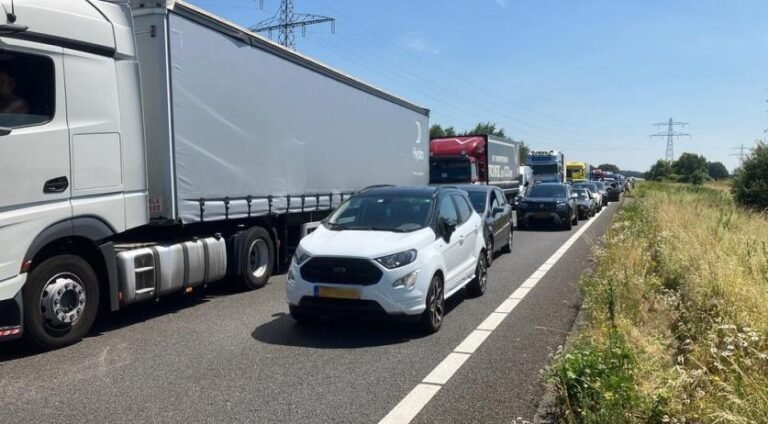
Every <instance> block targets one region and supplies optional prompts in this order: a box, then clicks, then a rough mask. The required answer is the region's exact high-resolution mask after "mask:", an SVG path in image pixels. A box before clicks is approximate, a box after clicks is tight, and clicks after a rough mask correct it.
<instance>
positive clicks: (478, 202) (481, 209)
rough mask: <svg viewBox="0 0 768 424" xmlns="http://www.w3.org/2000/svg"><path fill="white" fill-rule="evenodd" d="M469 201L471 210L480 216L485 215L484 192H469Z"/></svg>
mask: <svg viewBox="0 0 768 424" xmlns="http://www.w3.org/2000/svg"><path fill="white" fill-rule="evenodd" d="M467 194H468V195H469V201H470V203H472V208H473V209H474V210H475V212H477V213H479V214H480V215H482V214H484V213H485V192H484V191H469V192H467Z"/></svg>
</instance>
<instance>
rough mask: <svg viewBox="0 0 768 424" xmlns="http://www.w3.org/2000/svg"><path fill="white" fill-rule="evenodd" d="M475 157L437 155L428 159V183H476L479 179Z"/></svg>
mask: <svg viewBox="0 0 768 424" xmlns="http://www.w3.org/2000/svg"><path fill="white" fill-rule="evenodd" d="M477 162H478V161H477V159H476V158H474V157H471V156H439V157H431V158H430V159H429V183H430V184H458V183H462V184H463V183H470V184H477V183H479V182H480V181H481V178H480V170H479V169H478V166H477Z"/></svg>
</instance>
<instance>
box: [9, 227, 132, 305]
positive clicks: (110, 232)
mask: <svg viewBox="0 0 768 424" xmlns="http://www.w3.org/2000/svg"><path fill="white" fill-rule="evenodd" d="M115 234H116V233H115V231H114V229H113V228H112V227H111V226H110V225H109V224H108V223H106V222H105V221H103V220H102V219H100V218H98V217H95V216H84V217H77V218H72V219H67V220H64V221H59V222H57V223H55V224H53V225H51V226H49V227H48V228H46V229H45V230H43V231H42V232H40V234H38V235H37V237H35V239H34V240H33V241H32V243H31V244H30V246H29V248H28V249H27V253H26V254H25V255H24V261H23V262H22V263H23V264H24V265H25V266H26V267H28V268H29V270H32V269H34V268H35V267H36V266H38V265H39V264H40V263H42V262H43V261H45V260H46V259H49V258H51V257H53V256H56V255H60V254H72V255H76V256H79V257H81V258H83V260H85V261H86V262H88V264H89V265H90V266H91V267H92V268H93V271H94V272H95V273H96V277H97V279H98V282H99V285H100V286H101V287H102V288H103V289H106V290H101V291H100V292H101V296H102V301H104V303H102V304H107V303H106V301H109V305H110V306H111V309H112V310H113V311H115V310H117V309H119V302H118V295H117V291H118V290H117V269H116V262H115V251H114V247H113V245H112V243H111V242H109V239H110V238H111V237H113V236H114V235H115Z"/></svg>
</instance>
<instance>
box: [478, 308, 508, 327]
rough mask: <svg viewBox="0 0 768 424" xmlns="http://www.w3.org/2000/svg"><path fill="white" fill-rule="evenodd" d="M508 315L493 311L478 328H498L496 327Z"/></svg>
mask: <svg viewBox="0 0 768 424" xmlns="http://www.w3.org/2000/svg"><path fill="white" fill-rule="evenodd" d="M506 317H507V314H502V313H499V312H491V314H490V315H488V318H486V319H485V321H483V322H482V323H480V325H478V326H477V329H478V330H488V331H493V330H495V329H496V327H498V326H499V324H501V322H502V321H504V318H506Z"/></svg>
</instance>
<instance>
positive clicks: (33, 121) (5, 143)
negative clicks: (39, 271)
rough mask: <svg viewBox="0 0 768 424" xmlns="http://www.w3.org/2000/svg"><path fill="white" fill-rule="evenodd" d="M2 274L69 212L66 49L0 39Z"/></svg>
mask: <svg viewBox="0 0 768 424" xmlns="http://www.w3.org/2000/svg"><path fill="white" fill-rule="evenodd" d="M0 46H2V47H0V127H3V128H2V129H0V134H2V135H0V240H2V241H3V248H2V249H0V281H2V280H3V279H5V278H9V277H13V276H15V275H17V274H18V273H19V270H20V267H21V260H22V258H23V257H24V254H25V253H26V250H27V248H28V247H29V245H30V244H31V242H32V239H34V237H35V236H37V235H38V234H39V233H40V232H41V231H42V230H43V229H45V228H46V227H48V226H49V225H51V224H53V223H55V222H58V221H61V220H64V219H67V218H69V217H71V214H72V210H71V205H70V178H71V175H70V156H69V130H68V126H67V111H66V103H65V89H64V72H63V64H62V49H61V48H60V47H55V46H49V45H45V44H41V43H36V42H30V41H24V40H17V39H11V38H5V37H3V39H2V40H0Z"/></svg>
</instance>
